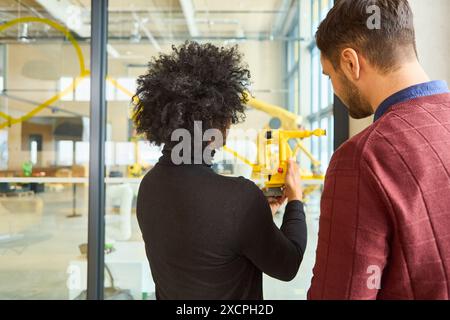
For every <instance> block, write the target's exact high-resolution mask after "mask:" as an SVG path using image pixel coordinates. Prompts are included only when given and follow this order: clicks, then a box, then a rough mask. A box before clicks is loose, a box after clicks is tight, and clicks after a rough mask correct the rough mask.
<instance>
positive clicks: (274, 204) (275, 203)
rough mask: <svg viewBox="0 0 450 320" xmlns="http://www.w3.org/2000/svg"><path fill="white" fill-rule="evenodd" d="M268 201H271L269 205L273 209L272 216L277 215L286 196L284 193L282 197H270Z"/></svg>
mask: <svg viewBox="0 0 450 320" xmlns="http://www.w3.org/2000/svg"><path fill="white" fill-rule="evenodd" d="M267 201H269V206H270V209H271V210H272V216H275V214H276V213H277V212H278V209H280V207H281V206H282V205H283V203H284V202H285V201H286V196H285V195H284V194H283V196H281V197H269V198H267Z"/></svg>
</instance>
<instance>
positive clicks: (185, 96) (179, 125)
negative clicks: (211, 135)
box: [133, 42, 250, 145]
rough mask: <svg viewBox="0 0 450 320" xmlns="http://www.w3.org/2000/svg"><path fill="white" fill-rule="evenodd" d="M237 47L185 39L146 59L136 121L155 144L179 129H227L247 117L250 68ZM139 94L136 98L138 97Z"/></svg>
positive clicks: (163, 140) (140, 81) (138, 82)
mask: <svg viewBox="0 0 450 320" xmlns="http://www.w3.org/2000/svg"><path fill="white" fill-rule="evenodd" d="M241 58H242V56H241V54H240V53H239V51H238V47H237V46H234V47H229V48H225V47H217V46H214V45H212V44H210V43H206V44H199V43H196V42H186V43H184V44H183V45H181V46H179V47H175V46H173V47H172V52H171V53H169V54H161V55H159V56H158V57H156V58H154V59H153V60H152V61H150V62H149V64H148V72H147V73H146V74H144V75H142V76H140V77H139V78H138V80H137V92H136V95H135V97H134V101H137V102H135V108H134V117H133V119H134V124H135V126H136V129H137V132H138V133H140V134H144V135H145V136H146V138H147V139H148V140H149V141H150V142H153V143H155V144H157V145H160V144H167V143H170V142H171V135H172V133H173V131H175V130H176V129H186V130H188V131H190V132H193V130H194V122H195V121H201V122H202V126H203V130H207V129H219V130H221V131H222V132H225V130H226V129H227V127H228V126H229V125H230V124H234V123H238V122H240V121H241V120H243V119H244V116H245V115H244V111H245V103H246V102H247V94H246V90H247V87H248V85H249V84H250V71H249V70H248V69H247V67H246V65H244V64H243V63H242V59H241ZM136 98H137V99H136Z"/></svg>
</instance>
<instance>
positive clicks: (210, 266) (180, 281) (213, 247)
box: [134, 42, 306, 299]
mask: <svg viewBox="0 0 450 320" xmlns="http://www.w3.org/2000/svg"><path fill="white" fill-rule="evenodd" d="M249 77H250V73H249V71H248V70H247V69H246V68H245V66H243V65H242V62H241V55H240V53H239V52H238V50H237V47H232V48H218V47H216V46H214V45H211V44H202V45H200V44H198V43H195V42H188V43H185V44H184V45H181V46H180V47H178V48H175V47H174V48H173V51H172V53H171V54H162V55H160V56H159V57H157V58H155V59H154V60H152V61H151V62H150V63H149V69H148V73H147V74H145V75H143V76H141V77H139V79H138V88H137V93H136V97H137V98H138V99H135V100H138V103H137V105H136V108H135V117H134V121H135V124H136V128H137V131H138V132H139V133H143V134H145V136H146V137H147V139H148V140H149V141H150V142H153V143H155V144H158V145H161V144H164V149H163V156H162V157H161V158H160V160H159V162H158V163H157V164H156V165H155V167H154V168H153V169H152V170H150V171H149V172H148V173H147V174H146V176H145V177H144V179H143V180H142V182H141V184H140V187H139V195H138V199H137V218H138V221H139V226H140V228H141V231H142V235H143V238H144V242H145V249H146V253H147V257H148V260H149V262H150V268H151V271H152V275H153V280H154V282H155V285H156V297H157V298H158V299H262V298H263V292H262V273H263V272H264V273H266V274H268V275H269V276H272V277H274V278H277V279H280V280H284V281H290V280H292V279H293V278H294V277H295V275H296V274H297V271H298V269H299V267H300V263H301V261H302V259H303V253H304V251H305V247H306V223H305V214H304V211H303V204H302V202H301V201H302V190H301V187H300V177H299V171H298V167H297V165H296V164H295V163H293V162H291V163H290V165H289V167H288V172H287V175H286V188H285V196H283V197H281V198H278V199H269V200H270V201H268V200H267V199H266V198H265V197H264V194H263V192H262V191H261V190H260V189H259V188H258V187H257V186H256V185H255V184H254V183H253V182H251V181H249V180H246V179H244V178H242V177H240V178H234V177H224V176H221V175H218V174H216V173H215V172H214V171H213V170H212V169H211V161H210V160H211V159H210V158H209V157H204V154H205V151H207V148H210V149H214V148H219V147H222V145H221V144H220V143H219V142H218V141H219V140H220V141H222V143H223V140H224V139H218V140H211V141H210V140H208V139H205V140H206V141H203V139H202V137H204V136H206V132H208V130H216V131H218V132H219V133H225V132H226V131H227V129H228V128H229V127H230V125H231V124H232V123H237V122H238V121H239V120H241V119H242V118H243V113H244V102H245V97H246V94H245V91H246V89H247V85H248V84H249ZM196 130H197V131H199V132H196ZM177 132H181V133H189V135H188V136H186V135H185V136H184V138H186V140H189V136H193V137H194V141H193V140H190V141H189V142H187V146H185V147H186V148H182V150H181V153H182V156H181V158H182V159H181V160H183V161H181V162H180V161H179V160H180V159H178V158H179V155H180V152H179V151H176V150H177V146H178V144H179V143H186V141H184V140H183V141H182V142H179V141H173V140H174V139H173V138H174V135H175V136H177V134H176V133H177ZM196 136H197V137H200V140H201V141H195V139H196ZM175 140H176V139H175ZM196 142H197V145H199V146H200V148H196V147H195V144H196ZM218 143H219V145H217V144H218ZM212 144H214V147H212V148H211V145H212ZM192 145H193V147H192ZM191 147H192V148H191ZM189 153H192V154H189ZM286 199H287V201H288V204H287V206H286V210H285V213H284V217H283V224H282V226H281V229H278V227H277V226H276V225H275V223H274V221H273V219H272V215H273V214H275V212H276V211H277V210H278V209H279V207H280V206H281V204H282V203H283V202H284V201H285V200H286Z"/></svg>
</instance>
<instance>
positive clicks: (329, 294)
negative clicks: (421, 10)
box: [308, 0, 450, 299]
mask: <svg viewBox="0 0 450 320" xmlns="http://www.w3.org/2000/svg"><path fill="white" fill-rule="evenodd" d="M316 38H317V45H318V47H319V49H320V50H321V62H322V66H323V73H324V74H325V75H327V76H329V77H330V79H331V81H332V84H333V88H334V91H335V93H336V95H337V96H338V97H339V98H340V100H341V101H342V102H343V103H344V104H345V105H346V106H347V108H348V110H349V113H350V115H351V116H352V117H353V118H356V119H360V118H364V117H368V116H370V115H373V114H375V122H374V124H372V125H371V126H370V127H369V128H367V129H366V130H365V131H363V132H362V133H360V134H359V135H357V136H355V137H353V138H352V139H351V140H350V141H348V142H347V143H345V144H344V145H343V146H342V147H341V148H339V149H338V150H337V151H336V153H335V154H334V156H333V158H332V160H331V163H330V166H329V169H328V172H327V176H326V181H325V187H324V192H323V196H322V203H321V216H320V223H319V240H318V248H317V252H316V265H315V267H314V272H313V273H314V276H313V279H312V284H311V288H310V290H309V293H308V297H309V298H310V299H449V297H450V283H449V277H450V93H449V90H448V86H447V84H446V83H445V82H444V81H430V79H429V78H428V76H427V75H426V73H425V72H424V70H423V69H422V67H421V65H420V64H419V62H418V59H417V53H416V44H415V36H414V28H413V15H412V12H411V8H410V6H409V4H408V1H407V0H340V1H337V2H336V4H335V6H334V8H332V10H331V11H330V12H329V14H328V16H327V17H326V19H325V20H324V21H323V22H322V23H321V24H320V26H319V29H318V31H317V35H316Z"/></svg>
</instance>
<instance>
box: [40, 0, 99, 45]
mask: <svg viewBox="0 0 450 320" xmlns="http://www.w3.org/2000/svg"><path fill="white" fill-rule="evenodd" d="M36 2H37V3H38V4H40V5H41V6H42V7H43V8H44V9H45V10H46V11H47V12H48V13H49V14H50V15H51V16H53V17H54V18H55V19H57V20H59V21H61V22H63V23H64V24H65V25H66V26H67V27H68V28H69V29H70V31H72V32H74V33H76V34H77V35H79V36H80V37H83V38H89V37H90V36H91V31H90V27H89V26H88V25H85V24H83V21H82V16H83V13H84V12H83V11H86V9H85V8H82V7H80V6H75V5H73V3H72V2H71V1H70V0H36Z"/></svg>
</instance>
